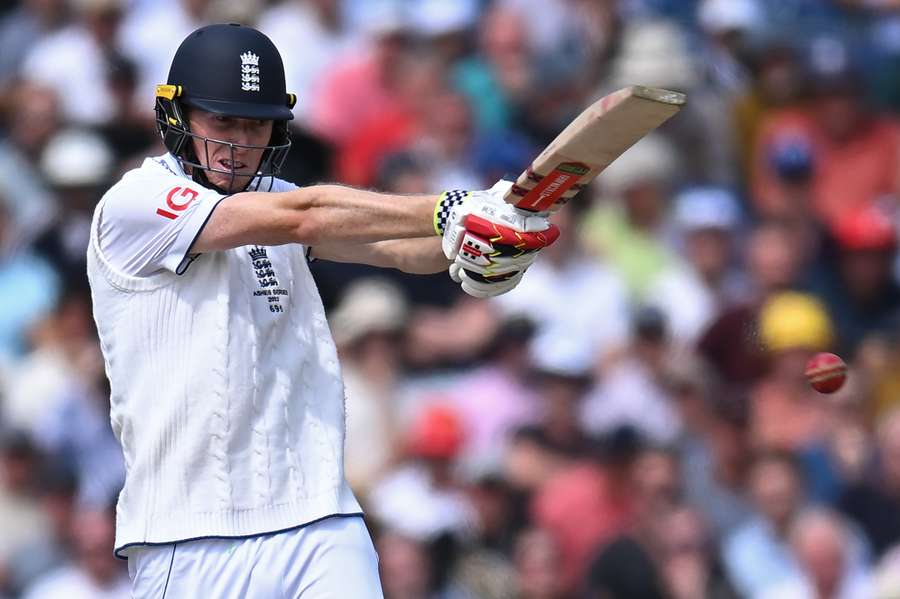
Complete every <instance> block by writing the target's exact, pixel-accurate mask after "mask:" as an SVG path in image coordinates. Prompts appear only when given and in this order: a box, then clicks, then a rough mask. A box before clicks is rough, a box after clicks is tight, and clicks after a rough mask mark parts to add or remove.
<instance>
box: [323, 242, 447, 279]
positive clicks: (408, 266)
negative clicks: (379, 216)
mask: <svg viewBox="0 0 900 599" xmlns="http://www.w3.org/2000/svg"><path fill="white" fill-rule="evenodd" d="M310 256H311V257H313V258H316V259H320V260H329V261H331V262H349V263H352V264H368V265H369V266H378V267H381V268H396V269H398V270H402V271H403V272H408V273H411V274H431V273H436V272H441V271H444V270H447V267H448V266H450V263H451V261H450V260H449V259H447V257H446V256H445V255H444V251H443V250H442V249H441V238H440V237H437V236H436V235H432V236H431V237H416V238H411V239H390V240H387V241H376V242H374V243H357V244H339V245H317V246H313V247H312V248H310Z"/></svg>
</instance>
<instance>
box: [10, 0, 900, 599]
mask: <svg viewBox="0 0 900 599" xmlns="http://www.w3.org/2000/svg"><path fill="white" fill-rule="evenodd" d="M212 22H241V23H245V24H251V25H255V26H256V27H258V28H260V29H261V30H262V31H264V32H265V33H266V34H268V35H269V36H270V37H271V38H272V39H273V41H274V42H275V43H276V45H277V46H278V47H279V49H280V51H281V53H282V56H283V57H284V63H285V67H286V70H287V81H288V89H289V90H290V91H293V92H295V93H296V94H297V95H298V96H299V102H298V104H297V107H296V110H295V112H296V119H295V120H294V121H293V123H292V126H293V138H294V149H293V151H292V153H291V156H290V157H289V161H288V163H287V165H286V167H285V172H284V178H286V179H289V180H292V181H294V182H296V183H297V184H300V185H306V184H312V183H316V182H322V181H338V182H343V183H346V184H351V185H356V186H364V187H371V188H376V189H380V190H385V191H394V192H402V193H423V192H439V191H441V190H446V189H451V188H462V189H482V188H487V187H490V186H491V185H492V184H493V183H494V182H495V181H496V180H497V179H499V178H500V177H503V176H506V177H507V178H512V177H515V176H516V175H517V174H518V173H519V172H520V171H521V170H522V169H523V168H524V167H525V166H526V165H527V164H528V163H529V162H530V160H531V158H533V157H534V156H535V155H536V154H537V152H538V151H539V150H540V149H541V148H542V147H543V146H544V144H546V143H547V142H548V141H549V140H550V139H552V138H553V137H554V136H555V135H556V133H557V132H558V131H560V130H561V129H562V128H563V127H564V126H565V124H566V123H567V122H568V121H569V120H570V119H572V118H573V117H574V116H575V115H576V114H577V113H578V112H580V111H581V110H582V109H583V108H584V107H585V106H587V105H588V104H589V103H590V102H592V101H593V100H595V99H597V98H598V97H600V96H602V95H604V94H605V93H607V92H609V91H612V90H614V89H617V88H619V87H622V86H625V85H628V84H645V85H656V86H662V87H666V88H671V89H674V90H679V91H683V92H686V93H687V94H688V95H689V99H690V100H689V104H688V106H687V107H686V108H685V110H684V111H682V113H681V114H680V115H679V116H678V117H676V118H675V119H673V120H672V121H670V122H669V123H668V124H666V125H665V126H664V127H663V128H662V129H661V130H660V131H658V132H657V133H654V134H652V135H651V136H649V137H647V138H646V139H644V140H643V141H641V142H639V143H638V144H637V145H636V146H634V147H633V148H632V149H631V150H629V151H628V152H627V153H626V154H625V155H623V156H622V157H621V158H620V159H619V160H618V161H617V162H616V163H615V164H613V165H612V166H611V167H610V168H609V169H608V170H607V171H606V172H605V173H604V174H603V175H601V176H600V178H599V180H598V181H597V182H596V183H595V184H594V185H592V186H591V187H590V188H588V189H586V190H585V191H584V192H583V193H582V195H581V197H579V198H577V199H576V200H574V201H572V202H571V203H570V204H569V205H568V206H567V207H566V209H565V210H562V211H560V212H559V213H558V214H557V218H558V224H559V226H560V228H561V229H562V230H563V237H562V238H561V239H560V241H559V242H558V243H556V244H555V245H554V246H552V247H551V248H549V249H548V250H546V251H545V252H543V254H542V256H541V257H540V259H539V260H538V261H537V262H536V263H535V265H534V266H533V267H532V268H531V269H530V270H529V272H528V275H527V276H526V277H525V279H524V281H523V283H522V284H521V285H520V287H519V288H517V289H516V290H514V291H513V292H511V293H509V294H507V295H504V296H501V297H498V298H495V299H493V300H490V301H480V300H473V299H472V298H469V297H467V296H465V295H463V294H462V293H461V292H460V291H459V290H458V287H457V286H456V285H454V284H453V283H452V282H451V281H450V280H449V278H448V277H447V275H446V274H440V275H434V276H429V277H413V276H405V275H402V274H400V273H398V272H394V271H377V270H375V269H370V268H364V267H358V266H350V265H338V264H330V263H324V262H316V263H313V264H312V265H311V268H312V269H313V271H314V274H315V276H316V279H317V281H318V283H319V286H320V290H321V293H322V296H323V300H324V302H325V305H326V308H327V309H328V311H329V316H330V322H331V324H332V328H333V331H334V336H335V340H336V342H337V344H338V347H339V351H340V353H341V356H342V362H343V367H344V376H345V379H346V387H347V430H348V436H347V452H346V454H347V458H346V471H347V476H348V478H349V480H350V482H351V484H352V486H353V488H354V489H355V491H356V492H357V494H358V496H359V498H360V500H361V501H362V502H363V504H364V505H365V507H366V509H367V511H368V514H369V517H368V523H369V525H370V527H371V529H372V532H373V535H374V538H375V542H376V546H377V549H378V552H379V555H380V567H381V571H382V577H383V584H384V590H385V594H386V596H387V598H388V599H480V598H485V599H506V598H509V599H512V598H522V599H569V598H582V597H586V598H592V599H601V598H603V599H606V598H626V599H642V598H661V597H671V598H675V599H702V598H713V599H718V598H736V597H745V598H748V599H755V598H775V599H778V598H785V599H805V598H811V599H812V598H816V599H826V598H828V599H831V598H834V599H844V598H854V599H855V598H877V599H886V598H895V599H896V598H898V597H900V287H898V282H900V262H898V259H897V241H898V235H897V227H898V223H900V219H898V212H897V209H898V191H900V136H898V131H900V130H898V121H897V113H898V110H900V1H898V0H493V1H487V0H406V1H403V0H396V1H386V0H284V1H280V2H276V1H265V0H231V1H229V0H130V1H129V0H19V1H15V0H14V1H9V0H3V1H0V597H2V598H3V599H18V598H23V597H24V598H27V599H36V598H37V599H42V598H54V599H55V598H60V597H79V598H81V597H84V598H94V597H97V598H100V597H102V598H107V599H112V598H116V597H129V596H130V592H129V584H128V579H127V572H126V570H125V566H124V564H123V563H122V562H117V561H116V560H115V559H113V558H112V542H113V522H114V508H113V506H114V502H115V497H116V494H117V492H118V490H119V488H120V486H121V483H122V477H123V471H124V469H123V465H122V459H121V456H120V452H119V448H118V445H117V442H116V440H115V439H114V437H113V436H112V432H111V430H110V425H109V417H108V388H107V382H106V380H105V377H104V373H103V364H102V358H101V355H100V351H99V347H98V343H97V337H96V333H95V331H94V327H93V321H92V317H91V301H90V295H89V290H88V288H87V284H86V278H85V258H84V256H85V249H86V245H87V240H88V228H89V219H90V215H91V212H92V209H93V206H94V205H95V204H96V202H97V200H98V198H99V197H100V195H101V194H102V192H103V190H104V189H105V188H107V187H108V186H109V185H110V184H111V182H112V181H114V180H116V179H117V178H118V177H120V176H121V174H122V173H123V172H124V171H126V170H128V169H130V168H133V167H135V166H136V165H138V164H140V161H141V160H142V159H143V157H144V156H146V155H155V154H161V153H162V152H163V148H162V145H161V144H160V140H159V138H158V136H157V134H156V132H155V129H154V122H153V112H152V108H153V90H154V87H153V86H154V85H155V84H156V83H161V82H164V81H165V79H166V75H167V71H168V65H169V61H170V59H171V57H172V55H173V53H174V51H175V49H176V48H177V46H178V44H179V43H180V41H181V40H182V39H183V38H184V37H185V36H186V35H187V34H188V33H189V32H191V31H192V30H193V29H195V28H197V27H199V26H201V25H204V24H207V23H212ZM824 350H827V351H834V352H837V353H839V354H840V355H842V356H843V357H844V358H845V359H846V360H847V362H848V363H849V364H850V377H849V381H848V384H847V385H845V387H844V388H843V389H842V390H841V391H839V392H838V393H835V394H833V395H828V396H826V395H820V394H818V393H816V392H814V391H812V390H811V389H810V388H809V387H808V385H807V384H806V382H805V380H804V378H803V374H802V373H803V365H804V363H805V360H806V359H807V358H808V357H809V356H810V355H811V354H812V353H814V352H817V351H824Z"/></svg>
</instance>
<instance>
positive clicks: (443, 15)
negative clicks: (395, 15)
mask: <svg viewBox="0 0 900 599" xmlns="http://www.w3.org/2000/svg"><path fill="white" fill-rule="evenodd" d="M413 6H414V8H413V13H412V25H413V26H414V27H415V29H416V31H417V32H418V33H421V34H423V35H427V36H437V35H444V34H447V33H453V32H455V31H464V30H466V29H469V28H471V27H473V26H474V25H475V23H476V21H477V20H478V5H477V3H476V2H475V1H474V0H449V1H448V0H419V1H418V2H416V3H414V5H413Z"/></svg>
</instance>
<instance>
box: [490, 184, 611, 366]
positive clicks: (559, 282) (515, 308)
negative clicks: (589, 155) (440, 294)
mask: <svg viewBox="0 0 900 599" xmlns="http://www.w3.org/2000/svg"><path fill="white" fill-rule="evenodd" d="M579 199H581V198H579ZM572 203H573V204H575V203H576V202H574V201H573V202H572ZM569 208H572V210H570V209H569ZM579 220H580V213H579V212H578V210H577V208H576V206H569V207H567V209H566V210H560V211H559V212H557V213H556V214H555V215H554V222H555V223H556V225H557V226H558V227H559V228H560V231H561V235H560V238H559V240H558V243H554V244H553V245H552V246H550V247H549V248H547V253H546V254H545V255H544V256H542V257H541V259H540V260H538V261H536V262H535V263H534V264H533V265H532V267H531V268H529V272H528V277H526V278H525V279H523V280H522V283H521V284H520V286H519V287H520V288H517V289H515V290H513V291H512V292H510V293H507V294H504V295H501V296H498V297H497V298H496V300H493V301H494V303H495V304H496V305H497V306H499V308H500V309H501V310H502V311H504V312H505V313H507V314H523V315H525V316H527V317H528V318H530V319H531V320H533V321H534V322H535V324H536V325H537V331H536V339H535V342H536V343H541V342H543V341H542V338H543V337H548V338H549V337H555V338H565V339H568V340H569V341H570V342H575V341H576V340H578V339H579V338H581V339H583V340H584V347H585V352H586V353H587V355H588V360H589V361H594V360H596V361H602V360H603V359H604V358H605V357H606V356H607V355H608V354H610V353H613V352H615V351H618V350H620V349H621V347H622V346H623V345H625V343H626V338H627V334H628V331H627V329H626V322H627V317H628V296H627V291H626V288H625V283H624V281H623V280H622V278H621V277H620V276H619V275H618V274H617V273H616V272H615V271H614V270H613V269H611V268H609V267H608V266H607V265H606V264H604V263H603V262H600V261H598V260H597V259H595V258H592V257H590V256H588V255H587V252H586V251H585V249H584V247H583V245H582V244H580V243H579V241H578V236H577V223H578V221H579ZM573 297H591V298H594V301H591V302H578V303H573V302H572V301H571V298H573Z"/></svg>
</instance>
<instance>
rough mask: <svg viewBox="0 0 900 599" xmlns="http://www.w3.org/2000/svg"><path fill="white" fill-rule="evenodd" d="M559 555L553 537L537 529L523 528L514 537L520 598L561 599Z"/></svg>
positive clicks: (560, 564) (562, 592) (514, 555)
mask: <svg viewBox="0 0 900 599" xmlns="http://www.w3.org/2000/svg"><path fill="white" fill-rule="evenodd" d="M561 559H562V556H561V555H560V551H559V547H558V546H557V545H556V542H555V541H554V540H553V537H552V536H551V535H550V534H548V533H547V532H546V531H542V530H539V529H531V530H526V531H525V532H523V533H522V534H521V535H519V538H518V539H517V540H516V546H515V549H514V551H513V561H514V563H515V565H516V573H517V575H518V588H519V595H518V597H520V598H521V599H563V597H565V596H566V595H565V593H564V591H563V588H562V584H561V580H560V577H559V571H560V568H561V566H562V563H561Z"/></svg>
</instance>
